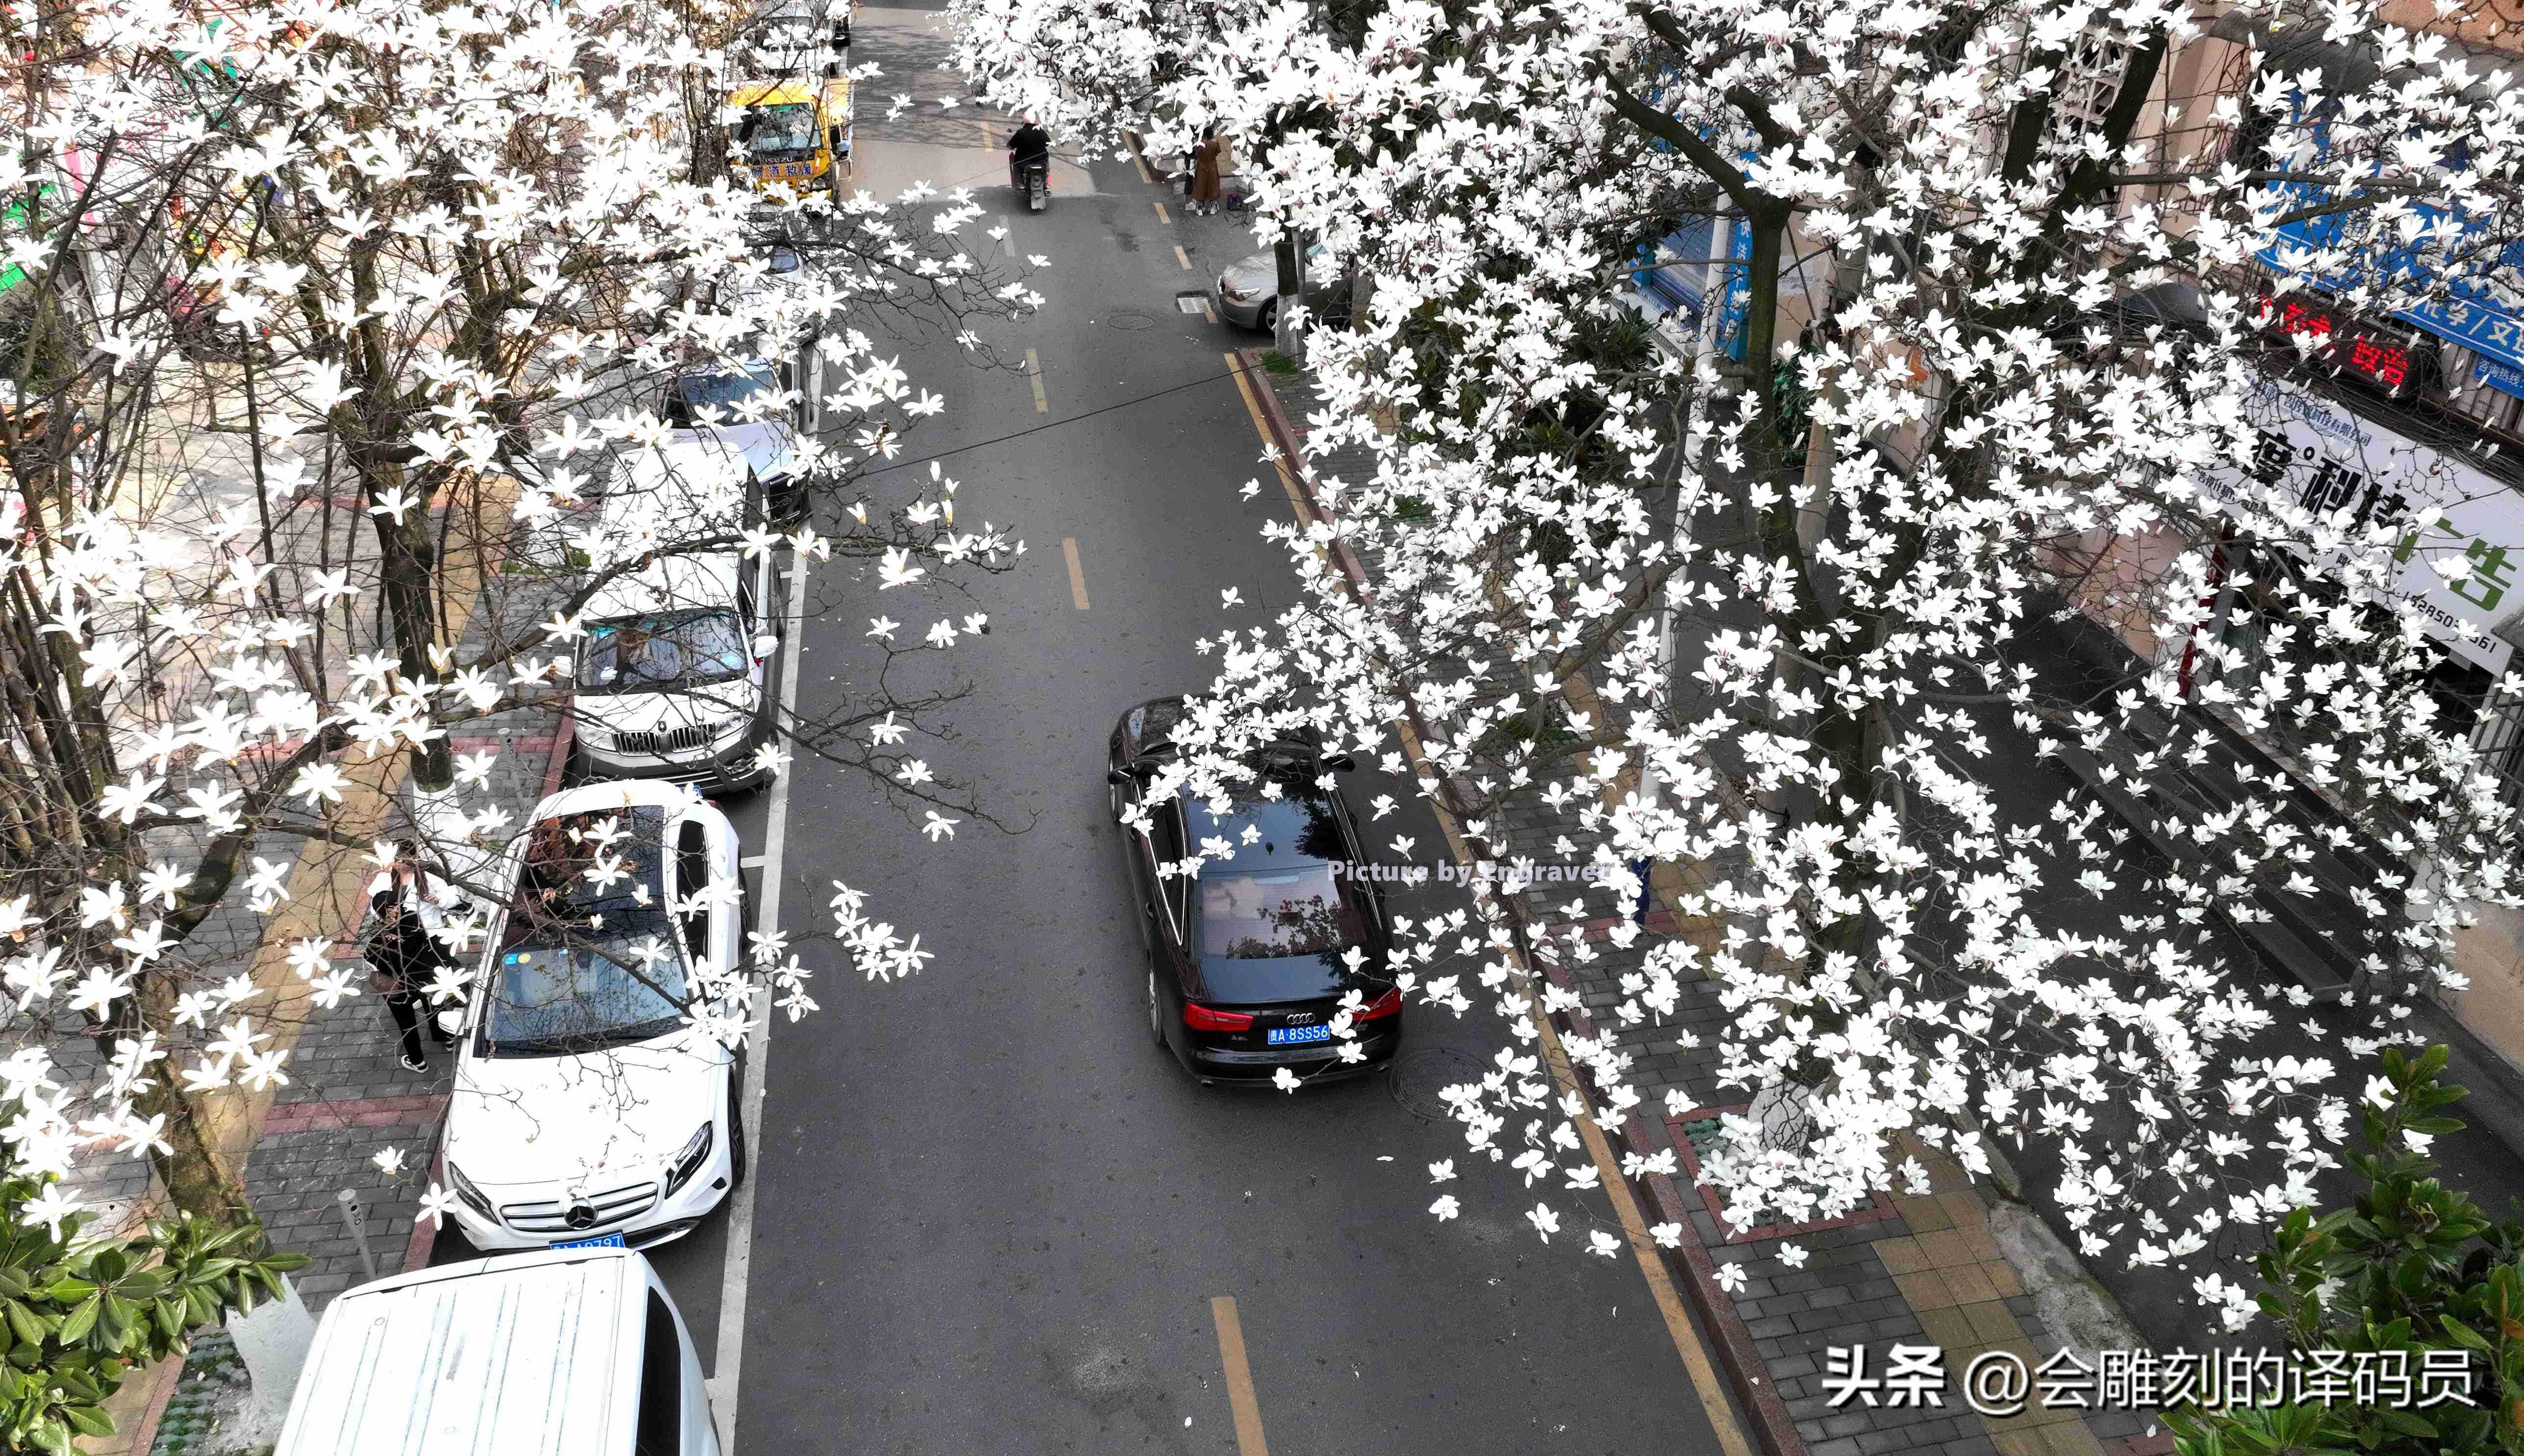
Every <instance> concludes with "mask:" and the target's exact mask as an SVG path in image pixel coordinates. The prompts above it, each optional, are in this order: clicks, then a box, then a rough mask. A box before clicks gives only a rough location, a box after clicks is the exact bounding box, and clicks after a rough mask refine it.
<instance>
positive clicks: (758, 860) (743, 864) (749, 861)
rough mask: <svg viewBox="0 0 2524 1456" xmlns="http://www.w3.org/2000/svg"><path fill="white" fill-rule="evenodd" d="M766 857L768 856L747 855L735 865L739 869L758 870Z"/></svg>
mask: <svg viewBox="0 0 2524 1456" xmlns="http://www.w3.org/2000/svg"><path fill="white" fill-rule="evenodd" d="M767 857H768V856H766V855H762V854H748V855H746V856H745V857H744V858H743V859H740V860H738V861H737V862H736V865H737V868H739V869H760V868H762V861H763V860H764V859H765V858H767Z"/></svg>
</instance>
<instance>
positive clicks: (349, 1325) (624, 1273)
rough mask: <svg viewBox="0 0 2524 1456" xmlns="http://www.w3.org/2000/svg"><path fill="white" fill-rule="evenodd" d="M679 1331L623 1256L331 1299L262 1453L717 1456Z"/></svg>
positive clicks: (419, 1276) (559, 1254)
mask: <svg viewBox="0 0 2524 1456" xmlns="http://www.w3.org/2000/svg"><path fill="white" fill-rule="evenodd" d="M718 1451H719V1442H718V1431H717V1429H716V1426H715V1425H714V1423H713V1421H712V1418H711V1414H710V1405H709V1394H708V1392H707V1391H706V1390H704V1388H703V1386H702V1364H701V1360H700V1357H699V1356H698V1355H696V1354H695V1353H694V1350H693V1337H692V1334H691V1332H689V1331H687V1330H686V1329H685V1328H684V1319H683V1316H682V1315H681V1314H680V1313H678V1312H677V1311H676V1309H675V1301H674V1300H673V1299H672V1298H671V1297H669V1296H668V1295H667V1293H666V1286H664V1285H663V1284H661V1283H659V1282H658V1279H657V1276H656V1273H655V1271H654V1270H652V1269H651V1268H650V1267H649V1261H648V1260H647V1259H644V1258H642V1257H641V1256H640V1255H638V1254H637V1253H634V1252H632V1251H630V1250H628V1249H618V1248H587V1249H553V1250H551V1251H549V1252H544V1253H532V1254H512V1255H510V1256H508V1257H505V1258H498V1259H475V1260H471V1261H468V1262H466V1263H461V1264H449V1265H447V1266H445V1267H444V1268H439V1269H424V1270H420V1271H419V1272H417V1273H413V1274H402V1275H397V1276H395V1277H394V1278H392V1279H384V1280H379V1281H377V1282H376V1283H375V1284H371V1285H363V1286H360V1287H358V1288H356V1289H352V1290H350V1291H349V1292H347V1293H345V1294H343V1295H342V1296H341V1297H339V1298H337V1299H335V1300H334V1301H333V1305H332V1307H331V1308H330V1309H327V1310H326V1311H324V1323H323V1324H322V1326H321V1327H319V1328H318V1329H317V1330H316V1332H315V1345H314V1346H313V1348H311V1349H310V1350H309V1351H308V1355H307V1368H306V1370H305V1372H304V1373H303V1374H301V1375H300V1376H299V1378H298V1393H297V1395H296V1396H295V1397H294V1398H292V1399H291V1401H290V1403H289V1422H288V1424H287V1425H286V1426H284V1427H282V1428H281V1432H280V1445H279V1447H278V1448H277V1450H276V1451H275V1453H274V1456H389V1453H391V1456H475V1453H497V1456H718Z"/></svg>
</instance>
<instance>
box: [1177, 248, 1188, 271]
mask: <svg viewBox="0 0 2524 1456" xmlns="http://www.w3.org/2000/svg"><path fill="white" fill-rule="evenodd" d="M1175 262H1177V263H1180V264H1182V265H1183V266H1184V271H1185V272H1190V271H1191V255H1190V254H1189V253H1186V252H1185V251H1184V250H1183V244H1181V243H1177V244H1175Z"/></svg>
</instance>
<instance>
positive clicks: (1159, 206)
mask: <svg viewBox="0 0 2524 1456" xmlns="http://www.w3.org/2000/svg"><path fill="white" fill-rule="evenodd" d="M1148 206H1150V207H1152V208H1155V209H1156V210H1157V220H1158V221H1159V222H1172V221H1174V218H1169V217H1167V216H1166V205H1165V204H1164V203H1162V202H1152V203H1150V204H1148Z"/></svg>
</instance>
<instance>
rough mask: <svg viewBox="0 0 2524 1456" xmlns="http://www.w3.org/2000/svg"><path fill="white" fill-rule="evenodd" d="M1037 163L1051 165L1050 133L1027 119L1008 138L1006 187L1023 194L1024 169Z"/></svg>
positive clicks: (1031, 119)
mask: <svg viewBox="0 0 2524 1456" xmlns="http://www.w3.org/2000/svg"><path fill="white" fill-rule="evenodd" d="M1037 163H1041V164H1042V165H1044V166H1045V167H1048V166H1050V165H1051V133H1050V132H1048V131H1045V130H1044V129H1043V128H1042V127H1040V126H1037V125H1036V124H1035V123H1034V118H1032V117H1028V118H1026V119H1025V124H1024V125H1022V126H1019V127H1018V128H1017V129H1016V132H1015V134H1014V135H1012V136H1010V137H1009V138H1008V185H1009V186H1010V187H1012V188H1014V189H1015V190H1016V191H1017V192H1018V193H1019V194H1023V193H1024V191H1025V172H1026V169H1027V168H1028V167H1030V166H1033V165H1035V164H1037Z"/></svg>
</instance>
